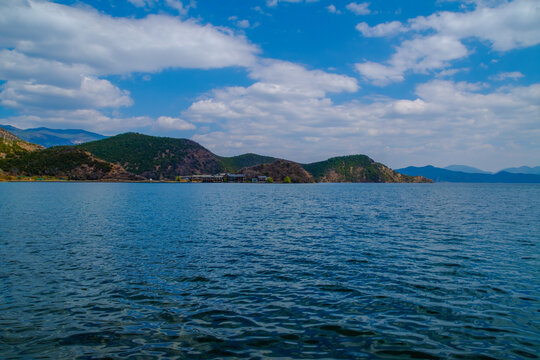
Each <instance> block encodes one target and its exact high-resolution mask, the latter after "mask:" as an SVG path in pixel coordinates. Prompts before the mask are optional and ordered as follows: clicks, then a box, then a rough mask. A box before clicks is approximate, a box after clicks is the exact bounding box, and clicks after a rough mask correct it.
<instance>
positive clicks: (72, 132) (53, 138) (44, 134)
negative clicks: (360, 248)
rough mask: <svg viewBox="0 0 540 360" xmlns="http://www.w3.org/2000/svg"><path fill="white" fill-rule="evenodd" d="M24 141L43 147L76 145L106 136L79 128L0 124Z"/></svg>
mask: <svg viewBox="0 0 540 360" xmlns="http://www.w3.org/2000/svg"><path fill="white" fill-rule="evenodd" d="M0 127H2V128H4V129H6V130H8V131H9V132H11V133H12V134H14V135H16V136H18V137H19V138H21V139H22V140H24V141H27V142H30V143H34V144H38V145H42V146H45V147H51V146H59V145H77V144H82V143H85V142H88V141H94V140H100V139H104V138H105V137H106V136H103V135H100V134H96V133H93V132H89V131H85V130H80V129H49V128H46V127H40V128H33V129H19V128H16V127H14V126H11V125H0Z"/></svg>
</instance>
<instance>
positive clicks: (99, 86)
mask: <svg viewBox="0 0 540 360" xmlns="http://www.w3.org/2000/svg"><path fill="white" fill-rule="evenodd" d="M0 102H1V104H2V105H4V106H9V107H14V108H22V109H24V111H26V112H28V111H32V110H33V109H35V110H37V111H39V110H41V109H43V108H54V109H58V108H60V109H61V108H64V109H91V108H107V107H110V108H118V107H121V106H130V105H132V103H133V101H132V99H131V97H130V96H129V92H128V91H126V90H120V89H119V88H118V87H116V86H114V85H113V84H111V83H110V82H109V81H108V80H101V79H96V78H93V77H87V76H83V77H82V78H81V80H80V84H79V86H78V87H76V88H65V87H59V86H55V85H48V84H41V83H35V82H32V81H24V80H14V81H8V82H6V83H5V84H4V85H2V92H1V93H0Z"/></svg>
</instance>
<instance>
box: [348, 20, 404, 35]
mask: <svg viewBox="0 0 540 360" xmlns="http://www.w3.org/2000/svg"><path fill="white" fill-rule="evenodd" d="M356 30H358V31H360V32H361V33H362V35H364V36H365V37H381V36H390V35H395V34H398V33H400V32H405V31H408V29H407V28H406V27H405V26H403V24H402V23H400V22H399V21H391V22H386V23H382V24H378V25H376V26H373V27H370V26H369V25H368V24H367V23H365V22H361V23H359V24H358V25H356Z"/></svg>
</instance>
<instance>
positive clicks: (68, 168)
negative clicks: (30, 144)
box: [0, 146, 145, 181]
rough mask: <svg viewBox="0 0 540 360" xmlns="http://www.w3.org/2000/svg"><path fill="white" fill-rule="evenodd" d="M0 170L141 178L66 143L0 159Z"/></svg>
mask: <svg viewBox="0 0 540 360" xmlns="http://www.w3.org/2000/svg"><path fill="white" fill-rule="evenodd" d="M0 169H1V170H3V171H4V172H5V173H7V174H10V175H15V176H47V177H54V178H60V179H68V180H122V181H129V180H145V179H144V178H143V177H140V176H136V175H134V174H130V173H128V172H126V171H125V170H124V169H123V168H122V167H121V166H119V165H117V164H112V163H110V162H107V161H103V160H101V159H98V158H96V157H95V156H94V155H92V154H90V153H89V152H88V151H85V150H83V149H77V148H74V147H68V146H59V147H52V148H48V149H43V150H39V151H32V152H27V153H25V154H23V155H21V156H18V157H9V158H5V159H1V160H0Z"/></svg>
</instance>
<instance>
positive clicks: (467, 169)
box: [444, 165, 492, 174]
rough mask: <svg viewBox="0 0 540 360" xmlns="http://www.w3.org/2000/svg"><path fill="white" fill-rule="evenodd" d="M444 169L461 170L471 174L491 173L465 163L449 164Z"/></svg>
mask: <svg viewBox="0 0 540 360" xmlns="http://www.w3.org/2000/svg"><path fill="white" fill-rule="evenodd" d="M444 169H446V170H450V171H461V172H464V173H471V174H492V173H491V172H489V171H484V170H480V169H478V168H475V167H472V166H467V165H450V166H447V167H445V168H444Z"/></svg>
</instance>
